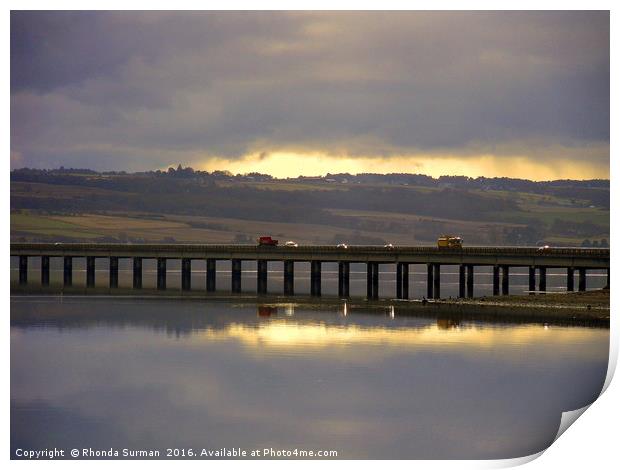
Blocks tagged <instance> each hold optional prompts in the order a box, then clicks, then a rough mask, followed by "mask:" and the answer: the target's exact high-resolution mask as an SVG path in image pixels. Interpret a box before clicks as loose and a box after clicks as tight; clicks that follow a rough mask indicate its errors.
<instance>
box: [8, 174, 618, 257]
mask: <svg viewBox="0 0 620 470" xmlns="http://www.w3.org/2000/svg"><path fill="white" fill-rule="evenodd" d="M11 211H12V214H13V218H12V223H11V236H12V239H24V240H39V239H40V240H43V239H44V240H51V239H59V237H60V238H63V239H67V240H80V239H93V238H95V239H98V238H102V239H106V240H121V239H123V240H128V241H134V242H136V241H137V242H139V241H155V240H161V239H163V238H165V237H166V235H165V234H166V233H167V232H166V230H164V231H163V232H161V231H157V230H156V231H155V232H149V230H150V229H147V228H144V227H143V228H141V229H137V228H136V227H134V226H135V224H132V223H130V222H132V221H135V220H141V221H145V220H151V221H160V222H161V221H162V220H164V219H165V220H166V221H167V222H170V223H172V224H173V225H174V224H176V225H174V227H175V228H174V229H172V228H170V233H173V235H169V236H168V239H174V240H180V241H205V242H206V241H209V240H207V239H209V238H211V239H213V240H214V241H231V240H237V241H239V240H253V238H254V237H255V236H256V235H257V234H258V233H257V230H256V229H255V228H256V227H258V226H259V225H257V224H258V223H260V224H261V225H260V227H261V228H262V230H263V231H265V230H269V229H270V227H271V228H274V227H278V230H280V231H282V230H285V231H284V232H281V233H282V235H283V236H286V235H287V231H288V232H289V233H297V238H299V237H300V235H303V236H304V237H306V239H307V240H308V241H309V242H324V243H331V242H337V241H349V242H350V243H355V242H356V241H357V242H358V243H377V244H380V243H383V242H388V241H389V242H393V241H395V240H399V243H407V244H413V243H432V242H433V240H435V239H436V237H437V236H438V235H440V234H441V233H444V232H449V233H458V234H460V235H462V236H464V237H465V238H466V240H467V241H469V243H470V244H511V245H533V244H537V243H543V242H544V243H552V244H554V245H576V244H577V245H580V244H590V245H591V244H593V243H596V244H597V245H598V244H600V243H603V244H606V243H607V242H608V238H609V181H608V180H588V181H572V180H558V181H549V182H533V181H528V180H519V179H512V178H467V177H462V176H443V177H440V178H431V177H428V176H424V175H412V174H389V175H378V174H359V175H349V174H334V175H332V174H329V175H326V176H325V177H312V178H310V177H299V178H294V179H291V178H288V179H275V178H272V177H271V176H269V175H262V174H258V173H254V174H249V175H232V174H230V173H227V172H213V173H208V172H202V171H194V170H193V169H191V168H182V167H181V166H179V167H178V168H176V169H173V168H170V169H169V170H168V171H165V172H162V171H153V172H141V173H125V172H104V173H99V172H95V171H92V170H88V169H65V168H60V169H57V170H32V169H20V170H14V171H12V172H11ZM87 215H99V216H106V217H115V218H127V219H131V220H128V221H127V224H128V225H127V230H129V231H130V232H131V231H132V230H134V229H135V230H137V232H135V233H136V234H137V235H136V236H128V235H127V234H126V233H124V232H127V230H125V231H122V230H121V228H122V225H123V224H122V223H120V226H121V227H120V228H118V229H115V228H106V227H105V226H102V225H101V224H99V226H95V227H90V226H89V225H88V224H86V225H85V226H84V225H83V224H84V223H86V221H91V222H92V217H91V218H90V219H89V218H87V217H85V216H87ZM59 218H60V219H59ZM61 219H62V220H61ZM50 220H51V221H56V222H62V223H65V224H66V223H69V224H71V227H74V228H75V227H78V230H77V231H76V230H69V229H68V228H67V227H65V229H64V231H63V229H62V228H59V227H58V226H57V225H58V224H57V223H56V222H50ZM105 220H108V219H105ZM249 221H252V222H249ZM80 224H82V225H80ZM179 224H180V225H179ZM265 224H267V225H265ZM269 224H272V225H269ZM142 225H144V224H142ZM147 225H148V224H147ZM155 225H157V224H155ZM302 225H304V226H307V225H311V226H312V228H308V230H310V231H311V233H308V232H307V231H304V232H302V233H301V234H300V233H298V232H299V231H298V228H299V227H300V226H302ZM81 226H82V227H83V228H84V227H85V229H84V230H80V229H79V227H81ZM46 227H47V228H46ZM131 227H133V228H131ZM151 228H152V227H151ZM261 233H262V232H261ZM274 234H275V232H274ZM158 237H159V238H158ZM289 238H290V237H289Z"/></svg>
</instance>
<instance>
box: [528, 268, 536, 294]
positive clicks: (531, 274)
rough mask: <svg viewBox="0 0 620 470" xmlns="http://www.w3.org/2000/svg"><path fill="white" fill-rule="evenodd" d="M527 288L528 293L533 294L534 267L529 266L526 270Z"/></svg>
mask: <svg viewBox="0 0 620 470" xmlns="http://www.w3.org/2000/svg"><path fill="white" fill-rule="evenodd" d="M527 290H529V291H530V295H534V294H535V292H534V291H535V290H536V267H534V266H530V267H528V270H527Z"/></svg>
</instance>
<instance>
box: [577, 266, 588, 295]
mask: <svg viewBox="0 0 620 470" xmlns="http://www.w3.org/2000/svg"><path fill="white" fill-rule="evenodd" d="M585 290H586V268H579V292H585Z"/></svg>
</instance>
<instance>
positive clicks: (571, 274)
mask: <svg viewBox="0 0 620 470" xmlns="http://www.w3.org/2000/svg"><path fill="white" fill-rule="evenodd" d="M566 290H567V291H568V292H573V291H574V290H575V268H566Z"/></svg>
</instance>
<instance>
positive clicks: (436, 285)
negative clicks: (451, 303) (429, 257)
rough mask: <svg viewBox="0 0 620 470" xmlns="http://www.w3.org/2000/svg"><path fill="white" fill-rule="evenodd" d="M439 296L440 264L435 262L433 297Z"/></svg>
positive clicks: (437, 297)
mask: <svg viewBox="0 0 620 470" xmlns="http://www.w3.org/2000/svg"><path fill="white" fill-rule="evenodd" d="M440 297H441V265H440V264H439V263H435V264H434V265H433V299H439V298H440Z"/></svg>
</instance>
